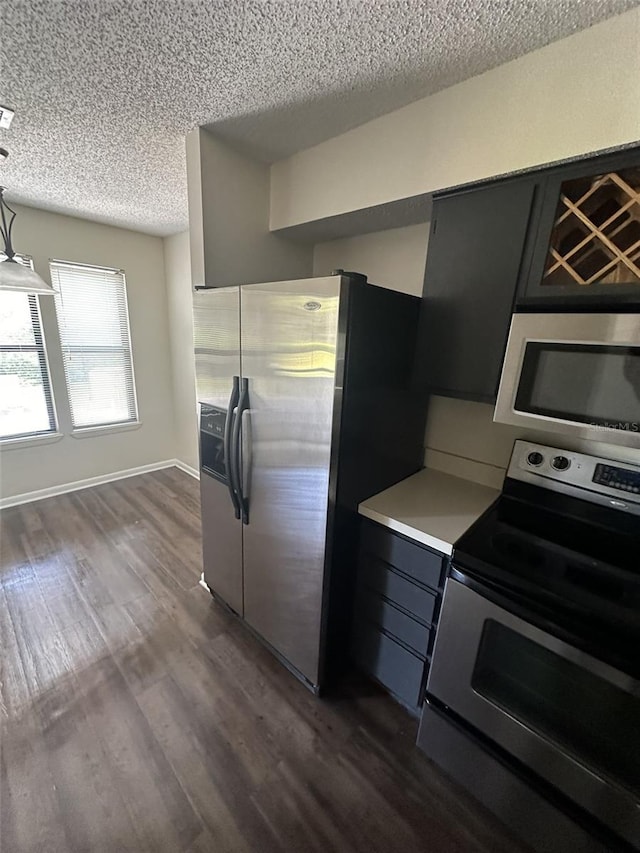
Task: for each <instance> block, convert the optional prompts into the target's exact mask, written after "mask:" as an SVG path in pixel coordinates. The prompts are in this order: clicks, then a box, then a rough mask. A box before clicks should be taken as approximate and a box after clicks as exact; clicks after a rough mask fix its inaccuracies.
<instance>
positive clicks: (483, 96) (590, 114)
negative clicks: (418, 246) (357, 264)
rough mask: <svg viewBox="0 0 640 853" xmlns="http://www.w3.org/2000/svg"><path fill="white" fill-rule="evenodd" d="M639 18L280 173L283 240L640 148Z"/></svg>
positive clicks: (275, 224)
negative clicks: (412, 201) (383, 209)
mask: <svg viewBox="0 0 640 853" xmlns="http://www.w3.org/2000/svg"><path fill="white" fill-rule="evenodd" d="M639 45H640V8H636V9H633V10H631V11H629V12H627V13H625V14H623V15H620V16H618V17H615V18H611V19H609V20H607V21H603V22H602V23H600V24H597V25H596V26H594V27H592V28H591V29H588V30H584V31H582V32H579V33H575V34H574V35H572V36H570V37H569V38H566V39H563V40H562V41H558V42H555V43H554V44H551V45H548V46H547V47H544V48H542V49H541V50H537V51H534V52H533V53H530V54H528V55H527V56H523V57H521V58H520V59H516V60H514V61H513V62H509V63H507V64H505V65H502V66H500V67H498V68H494V69H493V70H491V71H487V72H486V73H485V74H482V75H480V76H478V77H474V78H472V79H470V80H466V81H464V82H463V83H459V84H457V85H456V86H452V87H450V88H449V89H445V90H444V91H442V92H438V93H436V94H435V95H432V96H430V97H428V98H424V99H422V100H420V101H416V102H415V103H413V104H410V105H409V106H407V107H404V108H402V109H400V110H396V111H395V112H392V113H389V114H388V115H385V116H382V117H381V118H378V119H375V120H374V121H370V122H368V123H366V124H364V125H362V126H360V127H358V128H355V129H354V130H351V131H349V132H348V133H345V134H342V135H341V136H337V137H335V138H333V139H330V140H328V141H327V142H323V143H322V144H320V145H317V146H315V147H313V148H309V149H307V150H306V151H302V152H300V153H298V154H295V155H293V156H292V157H289V158H287V159H286V160H282V161H280V162H278V163H275V164H274V165H273V166H272V169H271V219H270V222H271V228H274V229H277V228H285V227H287V226H291V225H297V224H299V223H302V222H309V221H313V220H316V219H322V218H324V217H327V216H334V215H336V214H341V213H345V212H347V211H353V210H360V209H361V208H366V207H369V206H371V205H375V204H383V203H385V202H388V201H392V200H395V199H401V198H407V197H410V196H413V195H417V194H420V193H429V192H433V191H434V190H437V189H442V188H444V187H450V186H454V185H456V184H460V183H464V182H467V181H475V180H479V179H481V178H487V177H490V176H493V175H498V174H501V173H504V172H509V171H512V170H517V169H523V168H527V167H531V166H536V165H539V164H542V163H547V162H550V161H553V160H557V159H562V158H565V157H572V156H576V155H580V154H585V153H587V152H591V151H597V150H599V149H602V148H607V147H611V146H615V145H621V144H624V143H628V142H634V141H636V140H638V139H639V138H640V49H639Z"/></svg>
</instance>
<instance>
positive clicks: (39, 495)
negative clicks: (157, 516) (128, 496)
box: [0, 459, 199, 509]
mask: <svg viewBox="0 0 640 853" xmlns="http://www.w3.org/2000/svg"><path fill="white" fill-rule="evenodd" d="M173 467H175V468H179V469H180V470H181V471H185V472H186V473H187V474H190V475H191V476H192V477H196V478H197V479H199V475H198V472H197V471H196V470H195V469H194V468H191V467H190V466H189V465H185V463H184V462H180V460H179V459H165V460H164V461H162V462H152V463H151V464H150V465H139V466H138V467H137V468H127V469H126V470H124V471H114V472H112V473H110V474H101V475H100V476H98V477H87V478H86V479H85V480H75V481H74V482H72V483H62V484H61V485H59V486H50V487H49V488H47V489H37V490H36V491H34V492H23V493H22V494H21V495H11V496H10V497H6V498H0V509H7V508H8V507H10V506H18V505H19V504H26V503H31V501H41V500H43V499H44V498H53V497H55V496H56V495H64V494H66V493H67V492H77V491H79V490H80V489H88V488H90V487H91V486H100V485H102V483H111V482H113V481H114V480H124V479H125V478H127V477H135V476H137V475H138V474H148V473H149V471H160V470H162V469H163V468H173Z"/></svg>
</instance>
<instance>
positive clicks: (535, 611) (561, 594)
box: [418, 441, 640, 851]
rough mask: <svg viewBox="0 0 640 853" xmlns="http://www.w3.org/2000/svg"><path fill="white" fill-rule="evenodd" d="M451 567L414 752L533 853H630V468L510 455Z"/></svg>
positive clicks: (636, 599) (633, 478) (633, 765)
mask: <svg viewBox="0 0 640 853" xmlns="http://www.w3.org/2000/svg"><path fill="white" fill-rule="evenodd" d="M452 565H453V568H452V570H451V572H450V577H449V578H448V579H447V582H446V587H445V593H444V598H443V604H442V610H441V613H440V619H439V626H438V633H437V636H436V642H435V647H434V651H433V660H432V664H431V669H430V673H429V679H428V683H427V704H426V705H425V709H424V715H423V720H422V723H421V728H420V734H419V739H418V743H419V745H420V746H421V747H422V748H423V749H424V750H425V751H426V752H427V754H429V755H430V756H431V757H432V758H433V759H434V760H435V761H436V762H437V763H439V764H441V765H442V766H443V767H444V769H446V770H449V772H451V774H452V775H454V776H455V777H456V778H458V779H459V781H461V782H463V784H468V786H469V787H470V788H471V789H472V791H473V793H475V794H476V796H478V797H479V798H480V799H481V800H484V801H485V802H486V804H487V805H489V806H490V807H492V808H494V810H495V811H497V812H498V813H499V814H500V816H501V817H502V818H503V819H505V820H506V822H507V823H510V824H511V825H512V826H513V828H514V829H515V830H516V831H518V832H520V834H521V835H523V836H524V837H526V838H527V839H528V840H529V841H530V843H532V845H533V846H534V847H537V848H538V849H540V850H556V849H557V850H567V849H573V850H580V851H583V850H590V851H591V850H617V849H621V850H636V849H640V466H639V465H633V464H629V463H624V462H616V461H612V460H608V459H602V458H597V457H594V456H589V455H586V454H581V453H573V452H568V451H564V450H560V449H557V448H552V447H545V446H542V445H538V444H533V443H530V442H524V441H517V442H516V444H515V447H514V451H513V455H512V458H511V463H510V466H509V470H508V472H507V477H506V479H505V484H504V488H503V491H502V494H501V496H500V497H499V498H498V500H497V501H496V502H495V503H494V505H493V506H492V507H491V508H490V509H489V510H488V511H487V512H486V513H485V514H484V515H483V516H482V518H480V519H479V520H478V521H477V522H476V524H475V525H473V527H472V528H471V529H470V530H469V531H468V532H467V533H466V534H465V535H464V536H462V538H461V539H460V540H459V541H458V542H457V543H456V546H455V548H454V553H453V564H452ZM447 736H450V738H449V742H448V743H447ZM469 783H470V784H469ZM529 793H530V794H531V796H529ZM545 803H546V804H547V806H548V808H546V807H545Z"/></svg>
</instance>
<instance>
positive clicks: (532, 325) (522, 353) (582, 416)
mask: <svg viewBox="0 0 640 853" xmlns="http://www.w3.org/2000/svg"><path fill="white" fill-rule="evenodd" d="M494 420H496V421H499V422H500V423H509V424H516V425H517V426H523V427H532V428H535V429H541V430H548V431H551V432H555V433H559V434H561V435H570V436H573V437H576V438H586V439H591V440H594V439H595V440H598V441H605V442H608V443H610V444H622V445H626V446H628V447H640V314H515V315H514V316H513V319H512V321H511V331H510V333H509V341H508V344H507V351H506V355H505V360H504V366H503V370H502V377H501V379H500V389H499V391H498V398H497V402H496V408H495V414H494Z"/></svg>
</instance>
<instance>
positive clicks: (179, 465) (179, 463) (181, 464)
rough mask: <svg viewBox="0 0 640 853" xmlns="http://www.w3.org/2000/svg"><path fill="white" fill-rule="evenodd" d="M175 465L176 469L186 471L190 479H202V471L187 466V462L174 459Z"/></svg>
mask: <svg viewBox="0 0 640 853" xmlns="http://www.w3.org/2000/svg"><path fill="white" fill-rule="evenodd" d="M173 464H174V465H175V466H176V468H179V469H180V470H181V471H184V473H185V474H188V475H189V476H190V477H193V478H194V480H199V479H200V471H198V469H197V468H192V467H191V465H187V463H186V462H182V461H181V460H180V459H174V460H173Z"/></svg>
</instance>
